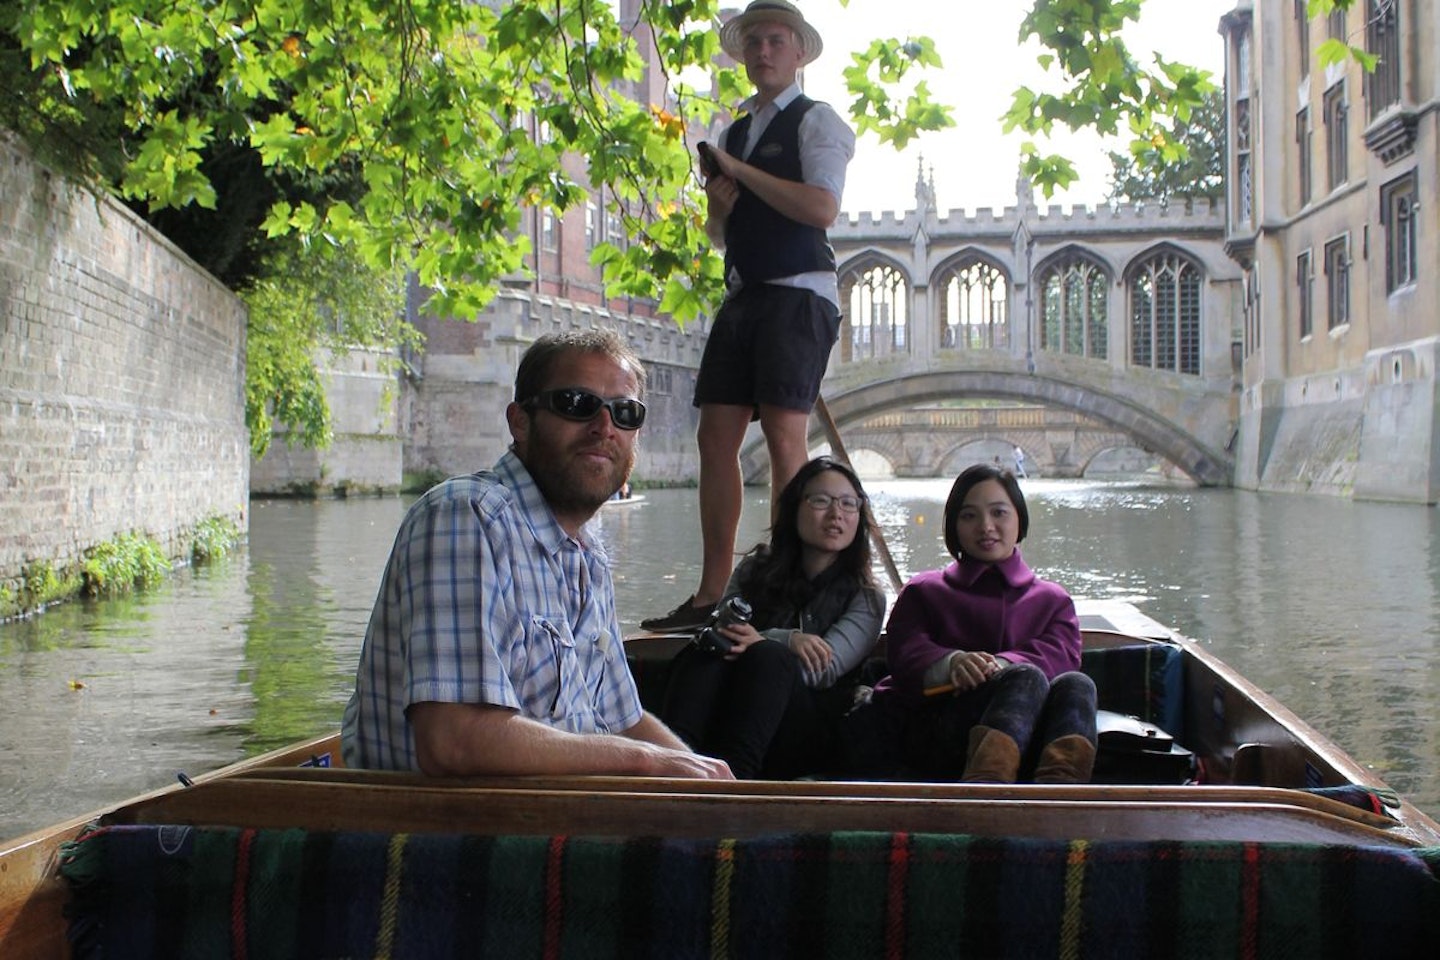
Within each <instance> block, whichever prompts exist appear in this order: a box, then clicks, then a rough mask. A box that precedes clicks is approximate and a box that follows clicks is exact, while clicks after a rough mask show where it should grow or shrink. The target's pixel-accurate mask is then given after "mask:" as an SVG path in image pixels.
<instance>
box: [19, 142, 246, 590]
mask: <svg viewBox="0 0 1440 960" xmlns="http://www.w3.org/2000/svg"><path fill="white" fill-rule="evenodd" d="M245 321H246V316H245V308H244V305H243V304H242V303H241V302H240V301H239V300H238V299H237V298H235V297H234V296H233V295H232V294H231V293H230V292H229V291H228V290H226V289H225V288H224V287H223V286H222V285H221V284H219V283H218V282H217V281H216V280H215V279H214V278H213V277H211V276H210V275H209V274H207V273H205V272H204V271H202V270H201V269H200V268H199V267H197V266H196V265H195V264H194V263H193V262H191V261H190V260H189V259H188V258H187V257H186V256H185V255H184V254H182V253H181V252H180V251H179V250H177V249H176V248H175V247H174V246H172V245H171V244H170V243H169V242H168V241H166V240H165V239H163V238H162V237H160V236H159V235H158V234H156V233H155V232H153V231H152V230H151V229H150V228H149V227H148V226H147V225H146V224H145V223H144V222H143V221H141V220H140V219H139V218H138V217H136V216H135V215H134V214H132V213H131V212H130V211H129V210H127V209H125V208H124V207H123V206H121V205H120V204H118V203H115V202H113V201H112V200H109V199H101V198H97V197H95V196H94V195H92V194H90V193H88V192H86V191H84V190H81V189H78V188H77V187H75V186H74V185H72V184H70V183H67V182H65V181H64V180H62V179H60V178H58V177H56V176H54V175H53V174H51V173H50V172H49V171H47V170H45V169H43V168H42V167H40V166H39V165H37V164H36V162H35V161H34V160H33V158H32V157H31V156H30V155H29V154H28V153H27V152H26V151H25V150H24V149H23V148H21V147H19V146H18V145H17V144H15V143H14V142H13V141H11V140H9V139H5V138H0V584H6V585H10V586H11V587H12V589H13V587H14V585H15V583H16V581H17V578H18V577H19V575H20V572H21V570H22V569H24V568H25V567H26V566H27V565H28V564H31V563H36V562H45V561H48V562H51V563H53V564H55V565H56V566H57V567H65V566H68V565H70V564H73V563H74V562H76V561H77V560H79V559H80V558H81V556H82V554H83V552H84V551H85V549H86V548H88V547H91V546H93V545H95V544H97V543H101V542H104V541H106V540H108V539H111V538H112V537H114V536H116V535H117V534H122V533H127V532H132V531H133V532H138V533H143V534H146V535H148V536H151V537H153V538H155V539H156V540H158V541H159V542H160V543H161V544H163V545H164V546H165V547H166V550H167V552H169V553H170V554H171V555H173V556H179V555H181V554H183V553H186V552H187V551H188V548H189V534H190V531H191V530H192V529H193V528H194V526H195V524H196V523H197V522H199V521H201V520H203V519H205V518H207V517H212V516H222V517H226V518H229V519H230V520H232V521H234V522H236V523H238V524H240V525H241V526H242V528H243V526H244V524H245V518H246V501H247V496H248V485H249V439H248V434H247V432H246V429H245V417H244V380H245Z"/></svg>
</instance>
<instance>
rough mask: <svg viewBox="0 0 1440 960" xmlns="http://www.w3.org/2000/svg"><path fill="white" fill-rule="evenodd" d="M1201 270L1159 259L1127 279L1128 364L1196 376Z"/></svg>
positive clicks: (1175, 259) (1170, 257) (1168, 257)
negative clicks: (1128, 295) (1128, 293)
mask: <svg viewBox="0 0 1440 960" xmlns="http://www.w3.org/2000/svg"><path fill="white" fill-rule="evenodd" d="M1200 280H1201V277H1200V270H1199V269H1198V268H1197V267H1196V266H1195V264H1193V263H1191V262H1190V261H1189V260H1188V259H1186V258H1184V257H1182V256H1180V255H1179V254H1176V253H1159V254H1156V255H1155V256H1153V257H1151V258H1149V259H1148V260H1146V261H1144V262H1143V263H1141V264H1140V265H1139V266H1138V267H1136V268H1135V270H1134V271H1132V272H1131V274H1130V362H1131V364H1133V365H1134V366H1137V367H1152V368H1154V369H1156V370H1170V371H1173V372H1175V373H1188V374H1194V375H1197V376H1198V375H1199V373H1200V324H1201V317H1200Z"/></svg>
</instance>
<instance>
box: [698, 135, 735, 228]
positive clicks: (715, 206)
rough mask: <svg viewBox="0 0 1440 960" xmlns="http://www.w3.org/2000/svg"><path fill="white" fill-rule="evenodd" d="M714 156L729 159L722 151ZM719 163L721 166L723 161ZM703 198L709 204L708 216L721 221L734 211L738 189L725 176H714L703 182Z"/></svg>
mask: <svg viewBox="0 0 1440 960" xmlns="http://www.w3.org/2000/svg"><path fill="white" fill-rule="evenodd" d="M715 154H716V155H717V156H723V157H726V158H728V157H729V155H728V154H726V153H725V151H723V150H716V151H715ZM720 162H721V165H722V166H723V165H724V163H725V161H724V160H722V161H720ZM705 198H706V202H707V203H708V204H709V208H708V209H709V214H710V216H712V217H716V218H722V219H723V218H725V217H728V216H730V211H731V210H734V209H735V201H736V200H738V199H739V198H740V187H739V185H738V184H736V182H735V181H734V180H733V179H731V178H730V177H728V176H726V175H725V174H723V173H721V174H716V175H715V176H713V177H711V178H710V179H709V180H706V181H705Z"/></svg>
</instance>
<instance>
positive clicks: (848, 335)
mask: <svg viewBox="0 0 1440 960" xmlns="http://www.w3.org/2000/svg"><path fill="white" fill-rule="evenodd" d="M907 289H908V287H907V284H906V282H905V275H904V274H902V273H901V272H900V271H899V270H897V269H895V268H894V267H892V266H889V265H887V264H878V263H871V264H870V265H869V266H866V267H861V268H860V269H859V270H858V271H855V272H847V273H846V276H845V278H844V279H843V280H842V281H841V287H840V290H841V292H840V302H841V303H842V304H846V305H848V309H847V310H846V311H845V320H844V324H843V326H842V330H841V359H842V360H844V361H849V360H865V359H869V358H871V357H883V356H886V355H887V354H891V353H898V352H901V351H904V350H905V349H906V343H907V340H908V337H907V330H908V327H909V323H908V317H907V312H906V303H907ZM845 327H848V328H849V330H848V331H846V330H845V329H844V328H845Z"/></svg>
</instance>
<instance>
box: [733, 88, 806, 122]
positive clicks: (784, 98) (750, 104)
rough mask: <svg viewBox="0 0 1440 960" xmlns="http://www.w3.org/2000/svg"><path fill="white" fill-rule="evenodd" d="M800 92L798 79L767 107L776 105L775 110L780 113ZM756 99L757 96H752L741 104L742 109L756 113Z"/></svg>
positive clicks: (744, 111) (743, 111) (742, 110)
mask: <svg viewBox="0 0 1440 960" xmlns="http://www.w3.org/2000/svg"><path fill="white" fill-rule="evenodd" d="M800 92H801V91H800V81H798V80H797V81H795V82H794V83H792V84H790V86H788V87H786V88H785V89H784V90H782V91H781V92H780V95H779V96H778V97H776V98H775V99H774V100H771V101H770V103H769V104H767V107H774V108H775V112H776V113H779V112H780V111H781V110H784V109H785V108H786V107H788V106H790V104H792V103H794V102H795V98H796V97H798V96H800ZM757 96H758V94H757ZM755 100H756V97H751V98H750V99H748V100H746V101H745V102H744V103H742V104H740V111H741V112H742V113H750V114H753V113H755V112H756V108H755Z"/></svg>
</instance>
